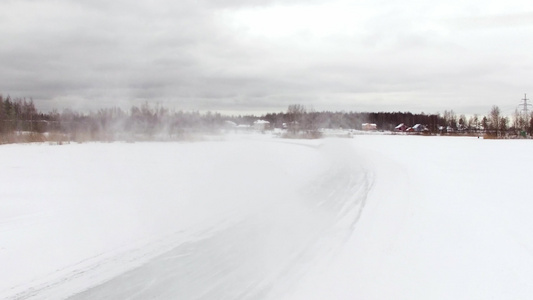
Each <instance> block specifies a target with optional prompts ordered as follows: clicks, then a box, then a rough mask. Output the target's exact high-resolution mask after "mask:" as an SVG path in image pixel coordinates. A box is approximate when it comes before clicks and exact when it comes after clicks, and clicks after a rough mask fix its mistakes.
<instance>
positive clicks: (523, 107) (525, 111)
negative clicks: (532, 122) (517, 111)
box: [520, 94, 531, 118]
mask: <svg viewBox="0 0 533 300" xmlns="http://www.w3.org/2000/svg"><path fill="white" fill-rule="evenodd" d="M526 95H527V94H524V99H522V101H524V103H520V106H522V112H523V113H524V116H525V117H526V118H527V116H529V114H528V110H527V107H528V106H531V104H529V103H527V101H529V99H528V98H527V97H526Z"/></svg>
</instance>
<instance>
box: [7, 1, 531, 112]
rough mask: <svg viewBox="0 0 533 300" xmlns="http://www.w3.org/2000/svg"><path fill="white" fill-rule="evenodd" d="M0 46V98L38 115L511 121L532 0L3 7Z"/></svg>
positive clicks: (527, 81)
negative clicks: (119, 111)
mask: <svg viewBox="0 0 533 300" xmlns="http://www.w3.org/2000/svg"><path fill="white" fill-rule="evenodd" d="M530 8H531V9H530ZM0 37H1V38H0V62H1V71H0V93H2V94H3V95H7V94H10V95H11V96H15V97H27V98H33V100H34V102H35V103H36V105H37V106H38V108H40V109H43V110H49V109H51V108H57V109H58V110H62V109H64V108H75V109H83V110H96V109H98V108H100V107H111V106H121V107H125V108H128V107H129V106H130V105H132V104H139V103H143V102H145V101H148V102H149V103H159V104H162V105H165V106H168V107H172V108H176V109H183V110H201V111H206V110H213V111H220V112H230V113H235V112H237V113H249V112H251V113H263V112H279V111H284V110H286V108H287V106H288V105H289V104H295V103H299V104H303V105H306V106H307V107H310V108H314V109H315V110H346V111H412V112H425V113H435V112H443V111H444V110H445V109H447V110H450V109H453V110H454V111H455V112H457V113H465V114H473V113H479V114H486V113H487V112H488V111H489V110H490V107H491V106H492V105H498V106H500V108H501V109H502V111H503V112H504V113H508V114H511V113H512V112H513V111H514V110H515V108H517V107H518V104H519V103H520V99H521V98H523V96H524V93H528V92H531V94H532V96H533V60H532V54H533V38H532V37H533V7H532V4H531V2H529V1H516V0H507V1H487V0H484V1H477V0H475V1H464V0H461V1H458V0H446V1H414V0H407V1H401V2H400V1H393V0H382V1H379V0H364V1H343V0H339V1H321V0H315V1H310V0H292V1H291V0H288V1H275V0H272V1H269V0H180V1H171V0H155V1H154V0H150V1H125V0H114V1H109V0H78V1H68V0H41V1H37V0H16V1H15V0H13V1H11V0H0ZM532 99H533V97H532Z"/></svg>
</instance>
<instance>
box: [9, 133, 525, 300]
mask: <svg viewBox="0 0 533 300" xmlns="http://www.w3.org/2000/svg"><path fill="white" fill-rule="evenodd" d="M532 152H533V144H531V143H530V141H509V140H483V139H477V138H455V137H419V136H371V135H366V136H355V137H354V138H353V139H324V140H318V141H290V140H281V139H274V138H271V137H269V136H263V135H257V136H254V135H250V136H244V137H243V136H230V137H227V138H226V140H225V141H204V142H197V143H137V144H121V143H113V144H82V145H77V144H71V145H64V146H49V145H7V146H2V147H0V166H1V167H2V170H3V171H4V172H2V173H0V180H1V181H0V182H2V184H3V185H2V186H3V187H4V188H2V189H0V199H1V200H0V241H2V242H1V244H0V265H1V266H2V268H3V269H4V270H9V272H1V273H0V298H6V299H62V298H67V297H71V299H120V298H128V299H146V298H160V299H176V298H181V299H528V298H529V297H530V295H531V294H533V284H531V282H533V280H532V279H533V271H532V270H533V259H532V257H533V255H532V254H533V252H532V251H533V238H532V235H531V234H530V229H531V228H533V226H532V225H533V221H532V220H531V218H530V214H531V212H532V211H533V205H532V204H531V200H530V199H531V197H530V190H531V189H530V179H529V178H528V176H527V175H528V174H529V172H530V170H532V169H533V162H530V161H529V160H528V157H529V154H530V153H532Z"/></svg>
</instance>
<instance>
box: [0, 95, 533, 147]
mask: <svg viewBox="0 0 533 300" xmlns="http://www.w3.org/2000/svg"><path fill="white" fill-rule="evenodd" d="M258 120H263V121H268V122H269V123H268V126H266V127H264V128H263V130H269V129H274V128H279V129H282V128H284V129H286V130H287V131H289V132H291V131H292V132H293V133H299V132H303V133H317V134H311V135H308V136H311V137H318V136H320V134H319V133H320V132H321V131H322V130H324V129H353V130H362V129H363V123H371V124H376V130H379V131H395V127H396V126H397V125H399V124H402V123H403V124H405V127H411V126H414V125H415V124H421V125H423V128H424V130H423V131H422V132H419V133H420V134H430V135H431V134H458V135H461V134H463V135H464V134H478V135H479V134H483V135H485V136H490V137H520V136H523V137H525V136H530V135H531V134H532V131H533V117H532V116H531V115H530V116H522V115H521V114H520V113H519V112H518V111H516V112H515V114H514V115H513V116H512V118H509V117H508V116H502V115H501V114H500V110H499V108H498V107H497V106H493V107H492V109H491V110H490V112H489V114H488V115H487V116H477V115H474V116H470V117H469V118H467V117H465V116H464V115H456V114H455V113H454V112H453V111H445V112H444V114H442V115H441V114H424V113H421V114H413V113H410V112H345V111H341V112H331V111H321V112H318V111H312V110H307V109H306V107H305V106H303V105H299V104H295V105H290V106H289V107H288V109H287V111H286V112H279V113H268V114H265V115H262V116H254V115H244V116H242V115H239V116H226V115H222V114H220V113H216V112H207V113H199V112H195V111H193V112H184V111H174V110H170V109H168V108H165V107H162V106H159V105H150V104H148V103H145V104H143V105H141V106H132V107H131V108H130V110H129V111H124V110H122V109H121V108H118V107H114V108H102V109H99V110H98V111H96V112H90V113H80V112H77V111H73V110H71V109H65V110H63V111H62V112H57V111H55V110H54V111H52V112H48V113H43V112H40V111H38V110H37V109H36V108H35V105H34V103H33V101H32V100H27V99H24V98H15V99H12V98H11V97H9V96H7V97H4V96H2V95H0V143H4V144H5V143H16V142H39V141H58V142H69V141H76V142H83V141H113V140H155V139H169V140H180V139H190V138H192V137H194V136H198V134H214V133H219V132H221V131H228V130H238V129H243V128H252V127H251V126H252V125H253V123H254V122H255V121H258ZM511 120H512V122H511ZM238 125H240V126H238ZM297 136H298V135H297Z"/></svg>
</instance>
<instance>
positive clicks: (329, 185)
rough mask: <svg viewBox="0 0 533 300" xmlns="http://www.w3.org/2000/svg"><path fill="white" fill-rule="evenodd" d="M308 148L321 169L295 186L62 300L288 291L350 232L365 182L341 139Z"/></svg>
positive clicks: (369, 177)
mask: <svg viewBox="0 0 533 300" xmlns="http://www.w3.org/2000/svg"><path fill="white" fill-rule="evenodd" d="M303 146H306V147H309V146H310V145H303ZM311 147H314V148H316V149H317V151H319V152H320V155H321V157H322V158H323V159H325V160H326V161H327V162H328V166H329V167H328V168H327V171H326V172H324V173H323V174H322V175H321V176H319V177H318V178H316V179H315V180H314V181H312V182H310V183H309V184H308V185H307V186H306V187H305V188H304V189H303V190H300V191H298V192H297V193H295V194H290V195H287V197H286V198H284V199H283V200H284V201H274V203H275V204H276V205H271V206H268V205H267V206H265V207H263V208H262V210H261V211H258V212H256V213H253V214H250V215H249V216H248V217H246V218H245V219H243V220H241V221H240V222H238V223H236V224H234V225H232V226H228V227H226V228H225V229H222V230H216V229H213V231H212V232H211V233H209V234H207V235H206V236H205V237H204V238H201V239H197V240H194V241H190V242H186V243H183V244H181V245H178V246H176V247H175V248H173V249H172V250H170V251H168V252H166V253H163V254H161V255H159V256H157V257H155V258H154V259H152V260H151V261H149V262H147V263H146V264H143V265H141V266H138V267H137V268H135V269H133V270H130V271H128V272H126V273H124V274H121V275H119V276H117V277H115V278H113V279H111V280H109V281H107V282H105V283H103V284H100V285H98V286H96V287H93V288H90V289H88V290H86V291H84V292H81V293H79V294H77V295H75V296H73V297H71V298H70V299H74V300H75V299H153V298H161V299H269V298H270V299H276V298H277V297H278V296H280V295H284V294H286V293H290V290H291V289H292V288H294V286H295V285H296V283H297V282H298V279H299V278H300V277H301V276H303V275H304V274H305V273H306V272H312V270H313V265H314V264H315V263H316V261H317V260H321V259H327V258H328V257H331V256H332V255H334V253H335V251H336V250H338V249H340V248H341V247H342V245H343V243H344V242H345V241H346V239H347V238H349V236H350V235H351V234H352V232H353V230H354V228H355V225H356V222H357V220H358V218H359V216H360V215H361V212H362V209H363V207H364V205H365V201H366V197H367V194H368V192H369V191H370V189H371V187H372V182H373V174H372V173H371V172H369V171H368V170H367V169H364V168H363V166H362V164H361V163H362V162H361V161H359V159H358V158H357V156H356V154H355V153H354V151H353V149H352V148H351V146H350V144H349V143H347V142H346V141H343V140H327V141H325V142H324V143H323V144H321V145H319V146H312V145H311Z"/></svg>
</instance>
